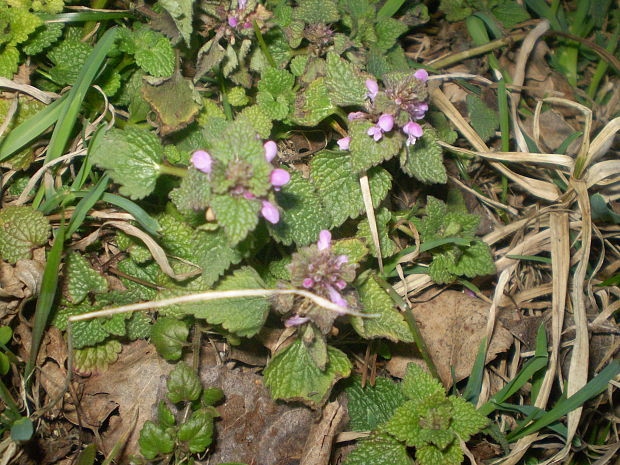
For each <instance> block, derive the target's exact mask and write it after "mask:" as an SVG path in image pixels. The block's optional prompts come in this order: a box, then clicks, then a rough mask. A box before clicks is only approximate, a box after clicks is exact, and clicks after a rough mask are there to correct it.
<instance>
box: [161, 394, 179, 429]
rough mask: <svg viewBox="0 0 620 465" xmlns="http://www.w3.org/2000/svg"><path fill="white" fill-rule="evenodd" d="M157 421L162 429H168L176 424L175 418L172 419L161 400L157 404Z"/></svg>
mask: <svg viewBox="0 0 620 465" xmlns="http://www.w3.org/2000/svg"><path fill="white" fill-rule="evenodd" d="M157 420H158V421H159V423H160V424H161V425H162V426H163V427H164V428H169V427H170V426H174V425H175V424H176V418H174V414H173V413H172V410H170V408H169V407H168V406H167V405H166V402H165V401H164V400H163V399H162V400H160V401H159V404H157Z"/></svg>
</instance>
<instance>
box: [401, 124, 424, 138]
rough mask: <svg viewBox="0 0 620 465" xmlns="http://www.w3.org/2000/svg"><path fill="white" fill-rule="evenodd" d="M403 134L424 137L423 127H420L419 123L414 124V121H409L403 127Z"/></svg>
mask: <svg viewBox="0 0 620 465" xmlns="http://www.w3.org/2000/svg"><path fill="white" fill-rule="evenodd" d="M403 132H404V133H405V134H407V135H408V136H414V137H422V134H424V130H423V129H422V126H420V125H419V124H418V123H414V122H413V121H409V122H408V123H407V124H405V125H404V126H403Z"/></svg>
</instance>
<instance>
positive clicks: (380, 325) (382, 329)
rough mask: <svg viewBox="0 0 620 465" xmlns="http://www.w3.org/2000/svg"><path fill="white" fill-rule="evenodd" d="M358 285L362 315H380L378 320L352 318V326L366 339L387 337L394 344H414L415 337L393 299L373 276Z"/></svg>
mask: <svg viewBox="0 0 620 465" xmlns="http://www.w3.org/2000/svg"><path fill="white" fill-rule="evenodd" d="M356 284H357V286H356V287H357V290H358V293H359V296H360V303H361V304H362V307H363V310H362V313H368V314H378V315H379V317H378V318H361V317H357V316H354V317H351V326H353V329H355V331H356V332H357V333H358V334H359V335H360V336H362V337H363V338H364V339H375V338H379V337H385V338H387V339H389V340H391V341H393V342H398V341H402V342H413V336H412V334H411V331H410V330H409V326H408V325H407V322H406V321H405V318H404V317H403V315H402V314H401V313H400V312H399V311H398V310H397V309H396V307H395V305H394V301H393V300H392V298H391V297H390V296H389V295H388V294H387V292H385V290H383V288H382V287H381V286H380V285H379V284H378V283H377V281H376V280H375V279H374V277H373V276H368V277H367V278H366V279H364V280H362V281H361V282H359V283H356Z"/></svg>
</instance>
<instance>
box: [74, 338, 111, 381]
mask: <svg viewBox="0 0 620 465" xmlns="http://www.w3.org/2000/svg"><path fill="white" fill-rule="evenodd" d="M121 350H122V346H121V343H120V342H118V341H116V340H111V341H107V342H106V343H104V344H99V345H97V346H95V347H86V348H84V349H79V350H75V351H74V357H73V361H74V369H75V371H76V373H79V374H81V375H84V376H86V375H89V374H91V373H101V372H104V371H106V370H107V369H108V365H109V364H111V363H114V362H115V361H116V360H117V359H118V354H120V352H121Z"/></svg>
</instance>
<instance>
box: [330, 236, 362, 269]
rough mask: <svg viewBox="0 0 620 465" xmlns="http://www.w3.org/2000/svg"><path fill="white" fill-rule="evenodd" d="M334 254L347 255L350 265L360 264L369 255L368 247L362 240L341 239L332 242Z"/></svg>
mask: <svg viewBox="0 0 620 465" xmlns="http://www.w3.org/2000/svg"><path fill="white" fill-rule="evenodd" d="M332 254H334V255H346V256H347V258H348V259H349V263H359V262H361V261H362V260H364V259H365V258H366V256H367V255H368V247H366V245H365V244H364V241H362V240H360V239H356V238H350V239H340V240H337V241H333V242H332Z"/></svg>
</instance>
